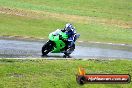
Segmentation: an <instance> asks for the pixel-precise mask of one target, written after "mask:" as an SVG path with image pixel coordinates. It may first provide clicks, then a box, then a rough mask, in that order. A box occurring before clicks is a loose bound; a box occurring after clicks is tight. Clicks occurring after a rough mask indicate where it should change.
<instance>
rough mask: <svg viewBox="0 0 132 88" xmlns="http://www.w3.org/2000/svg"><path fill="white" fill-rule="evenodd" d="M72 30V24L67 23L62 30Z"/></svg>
mask: <svg viewBox="0 0 132 88" xmlns="http://www.w3.org/2000/svg"><path fill="white" fill-rule="evenodd" d="M73 29H74V28H73V26H72V24H70V23H67V24H66V25H65V28H64V30H66V31H73Z"/></svg>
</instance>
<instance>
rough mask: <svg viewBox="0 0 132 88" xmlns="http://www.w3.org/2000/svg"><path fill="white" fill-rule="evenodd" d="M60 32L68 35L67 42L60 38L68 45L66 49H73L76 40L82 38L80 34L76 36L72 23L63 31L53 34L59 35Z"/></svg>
mask: <svg viewBox="0 0 132 88" xmlns="http://www.w3.org/2000/svg"><path fill="white" fill-rule="evenodd" d="M59 31H62V32H65V33H66V34H67V35H68V39H67V40H63V39H62V38H61V37H60V39H62V40H63V41H65V42H66V43H67V46H66V49H68V48H70V47H72V46H73V44H74V42H75V41H76V39H77V38H78V37H79V36H80V35H79V34H76V29H75V27H74V26H73V25H72V24H71V23H67V24H66V25H65V27H64V29H62V30H59V29H57V30H56V31H55V32H54V33H53V34H54V35H57V34H58V32H59Z"/></svg>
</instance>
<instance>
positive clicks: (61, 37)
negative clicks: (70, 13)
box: [42, 31, 75, 57]
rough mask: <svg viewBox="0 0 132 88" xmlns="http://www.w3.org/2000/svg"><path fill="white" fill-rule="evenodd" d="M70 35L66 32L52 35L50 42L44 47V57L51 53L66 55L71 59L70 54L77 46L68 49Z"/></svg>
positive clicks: (50, 35)
mask: <svg viewBox="0 0 132 88" xmlns="http://www.w3.org/2000/svg"><path fill="white" fill-rule="evenodd" d="M67 39H68V35H67V34H66V33H65V32H62V31H59V32H57V33H53V32H52V33H50V34H49V40H48V41H47V42H46V43H45V44H44V45H43V47H42V56H46V55H47V54H48V53H49V52H51V53H64V57H70V54H71V53H72V52H73V51H74V49H75V44H73V45H72V47H70V48H67V42H66V41H65V40H67Z"/></svg>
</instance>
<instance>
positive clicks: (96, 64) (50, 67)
mask: <svg viewBox="0 0 132 88" xmlns="http://www.w3.org/2000/svg"><path fill="white" fill-rule="evenodd" d="M79 66H82V67H84V68H85V69H86V72H87V73H88V74H90V73H92V74H93V73H97V74H99V73H102V74H105V73H109V74H118V73H119V74H130V75H132V61H131V60H86V61H82V60H29V59H27V60H13V59H0V88H131V87H132V84H131V83H130V84H86V85H83V86H80V85H78V84H77V83H76V76H75V75H76V74H77V73H78V67H79Z"/></svg>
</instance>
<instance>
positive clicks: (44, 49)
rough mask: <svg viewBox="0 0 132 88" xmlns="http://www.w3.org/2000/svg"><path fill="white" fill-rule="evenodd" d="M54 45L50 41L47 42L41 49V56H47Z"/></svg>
mask: <svg viewBox="0 0 132 88" xmlns="http://www.w3.org/2000/svg"><path fill="white" fill-rule="evenodd" d="M53 46H54V43H53V42H52V41H50V40H49V41H48V42H47V43H46V44H44V45H43V47H42V55H43V56H45V55H47V54H48V53H49V52H50V51H51V50H52V49H53Z"/></svg>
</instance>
